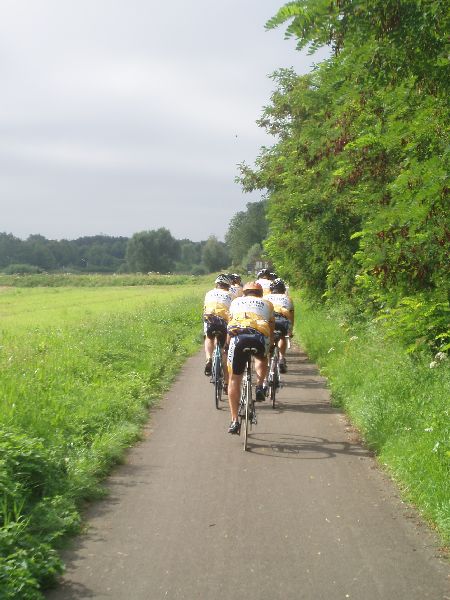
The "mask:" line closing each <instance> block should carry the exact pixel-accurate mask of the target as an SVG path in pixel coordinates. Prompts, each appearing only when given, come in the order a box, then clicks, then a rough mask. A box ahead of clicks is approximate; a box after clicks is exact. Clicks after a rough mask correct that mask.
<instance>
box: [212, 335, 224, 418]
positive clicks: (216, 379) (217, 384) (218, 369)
mask: <svg viewBox="0 0 450 600" xmlns="http://www.w3.org/2000/svg"><path fill="white" fill-rule="evenodd" d="M212 333H213V335H214V339H215V345H214V353H213V356H212V369H211V383H213V384H214V402H215V405H216V408H217V409H219V403H220V401H221V400H222V392H223V384H224V376H223V363H222V344H221V343H220V335H221V332H220V331H213V332H212Z"/></svg>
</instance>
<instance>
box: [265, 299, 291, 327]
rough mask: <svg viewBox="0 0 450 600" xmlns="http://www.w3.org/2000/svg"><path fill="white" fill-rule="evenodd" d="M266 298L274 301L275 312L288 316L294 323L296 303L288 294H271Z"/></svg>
mask: <svg viewBox="0 0 450 600" xmlns="http://www.w3.org/2000/svg"><path fill="white" fill-rule="evenodd" d="M265 298H266V300H269V302H272V304H273V310H274V312H276V313H278V314H280V315H282V316H283V317H286V319H289V321H290V322H291V324H292V321H293V320H294V303H293V302H292V300H291V299H290V298H289V296H288V295H287V294H269V295H268V296H266V297H265Z"/></svg>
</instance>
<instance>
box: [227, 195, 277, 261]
mask: <svg viewBox="0 0 450 600" xmlns="http://www.w3.org/2000/svg"><path fill="white" fill-rule="evenodd" d="M266 236H267V220H266V201H265V200H261V201H259V202H249V203H248V204H247V209H246V210H245V211H240V212H238V213H236V214H235V215H234V217H233V218H232V219H231V221H230V224H229V226H228V231H227V233H226V235H225V241H226V244H227V246H228V248H229V252H230V256H231V259H232V262H233V264H234V265H239V264H242V262H243V261H244V258H245V255H246V254H247V252H248V251H249V249H250V248H251V247H252V246H253V245H254V244H262V242H263V240H264V239H265V238H266Z"/></svg>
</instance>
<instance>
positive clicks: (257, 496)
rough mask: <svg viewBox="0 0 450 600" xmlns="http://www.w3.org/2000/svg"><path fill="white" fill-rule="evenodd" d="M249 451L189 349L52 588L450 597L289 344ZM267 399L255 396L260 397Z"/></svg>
mask: <svg viewBox="0 0 450 600" xmlns="http://www.w3.org/2000/svg"><path fill="white" fill-rule="evenodd" d="M288 366H289V371H288V373H287V374H286V375H285V376H284V387H283V388H282V390H281V391H280V393H279V404H278V407H277V408H276V409H275V410H273V409H272V408H271V407H270V406H268V405H266V403H264V405H261V408H260V410H259V412H258V425H257V426H256V427H255V428H254V429H253V431H252V433H251V437H250V445H251V447H250V452H244V451H243V444H242V438H239V437H237V436H230V435H228V434H227V433H226V428H227V426H228V423H229V414H228V409H227V406H226V404H225V403H224V406H223V409H221V410H216V409H215V408H214V403H213V389H212V385H211V384H209V382H208V380H207V378H206V377H205V376H204V375H203V374H202V368H203V357H202V354H201V353H199V354H198V355H196V356H194V357H192V358H190V359H189V360H188V361H187V363H186V365H185V366H184V368H183V370H182V372H181V373H180V376H179V377H178V379H177V380H176V382H175V383H174V385H173V387H172V389H171V391H170V392H169V393H168V394H167V396H166V397H165V398H164V400H163V401H162V403H161V405H160V408H159V409H156V410H154V411H153V414H152V418H151V421H150V424H149V425H148V427H147V428H146V431H145V440H144V441H142V442H141V443H139V444H138V445H137V446H136V447H135V448H134V449H132V450H131V451H130V452H129V454H128V457H127V461H126V464H124V465H122V466H120V467H119V468H117V469H116V470H115V472H114V474H113V475H112V477H110V479H109V480H108V484H107V485H108V488H109V491H110V493H109V497H108V498H107V499H106V500H104V501H101V502H98V503H96V504H94V505H93V506H91V508H90V509H89V511H88V514H87V518H88V525H89V528H88V532H87V533H86V534H84V535H82V536H80V537H78V538H77V539H76V540H74V542H73V544H72V548H71V550H69V551H67V552H66V553H65V555H64V558H65V560H66V564H67V571H66V575H65V577H64V579H63V583H62V585H61V586H60V587H59V588H57V589H56V590H53V591H51V592H49V593H48V598H49V600H75V599H76V600H81V599H83V600H84V599H88V598H95V599H108V600H125V599H128V600H163V599H164V600H167V599H168V600H182V599H183V600H210V599H211V600H241V599H242V600H244V599H245V600H276V599H280V600H331V599H332V600H334V599H341V598H342V599H343V600H345V599H347V598H350V599H351V600H386V599H397V600H424V599H431V600H449V599H450V587H449V582H448V573H449V569H448V563H446V562H445V561H443V560H442V559H440V558H439V550H438V542H437V540H436V538H435V537H434V536H433V534H432V533H431V532H430V531H429V530H428V529H427V528H426V527H425V526H424V525H423V524H422V523H421V522H420V520H419V519H418V518H417V515H416V513H415V512H414V511H413V510H412V509H410V508H408V507H407V506H406V505H404V504H403V503H402V502H401V501H400V500H399V498H398V496H397V493H396V490H395V488H394V486H393V485H392V483H391V482H390V481H389V480H388V478H387V477H386V476H385V475H384V474H383V473H382V471H381V470H380V469H379V468H378V467H377V465H376V463H375V461H374V459H373V458H372V457H371V456H370V454H369V453H368V452H367V450H365V449H364V447H362V446H361V445H360V444H359V442H358V440H357V439H356V436H355V435H354V432H353V431H352V429H351V428H350V427H349V426H348V425H347V422H346V419H345V417H344V416H343V415H342V414H341V413H340V412H339V411H338V410H335V409H333V408H332V407H331V406H330V402H329V392H328V390H327V388H326V382H325V380H324V379H323V378H322V377H320V376H319V375H318V373H317V369H316V367H315V366H314V365H313V364H311V363H310V362H309V361H308V359H307V357H306V356H305V355H304V354H303V353H302V352H301V351H299V350H296V349H291V351H290V354H289V356H288ZM258 406H260V405H258Z"/></svg>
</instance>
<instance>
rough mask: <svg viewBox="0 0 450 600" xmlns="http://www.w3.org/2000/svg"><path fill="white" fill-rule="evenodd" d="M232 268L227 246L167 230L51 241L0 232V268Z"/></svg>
mask: <svg viewBox="0 0 450 600" xmlns="http://www.w3.org/2000/svg"><path fill="white" fill-rule="evenodd" d="M227 264H228V251H227V248H226V245H225V244H224V243H223V242H219V241H218V240H217V239H216V238H214V237H211V238H209V240H207V241H202V242H192V241H191V240H188V239H182V240H177V239H175V238H174V237H172V235H171V234H170V232H169V231H168V230H167V229H163V228H162V229H158V230H155V231H143V232H140V233H137V234H135V235H134V236H132V237H131V238H127V237H114V236H107V235H95V236H85V237H80V238H78V239H75V240H65V239H63V240H49V239H46V238H45V237H44V236H42V235H30V236H29V237H28V238H27V239H26V240H21V239H19V238H17V237H15V236H14V235H12V234H10V233H0V270H1V271H3V272H4V273H10V274H12V273H39V272H42V271H46V272H54V271H64V272H74V273H79V272H81V273H83V272H85V273H126V272H136V271H140V272H149V271H160V272H162V273H167V272H180V273H194V274H202V273H207V272H210V271H213V270H215V269H220V268H222V267H225V266H226V265H227Z"/></svg>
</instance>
